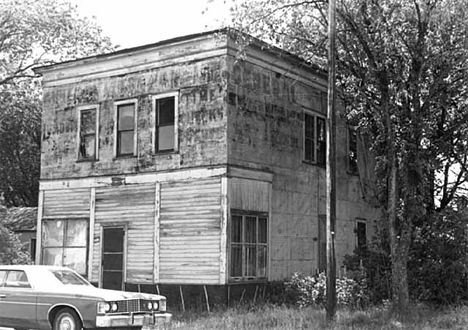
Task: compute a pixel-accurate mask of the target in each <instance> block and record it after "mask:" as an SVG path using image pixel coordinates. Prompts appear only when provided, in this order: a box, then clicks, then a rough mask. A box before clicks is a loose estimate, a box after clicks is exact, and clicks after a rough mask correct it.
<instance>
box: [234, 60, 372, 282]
mask: <svg viewBox="0 0 468 330" xmlns="http://www.w3.org/2000/svg"><path fill="white" fill-rule="evenodd" d="M228 63H229V64H228V66H229V68H230V69H229V71H231V72H232V73H233V74H232V75H231V77H230V80H229V82H230V84H229V88H228V123H229V126H228V162H229V164H230V165H235V166H241V167H244V168H253V169H257V170H262V171H266V172H271V173H273V183H272V198H271V214H270V226H271V236H270V244H271V250H270V253H271V255H270V262H271V263H272V264H271V266H270V272H271V274H270V279H271V280H281V279H285V278H288V277H290V276H291V275H292V274H293V273H294V272H301V273H303V274H315V273H316V272H317V269H318V248H319V246H318V245H319V237H318V236H319V235H318V221H319V216H322V217H323V216H324V215H325V214H326V210H325V207H326V204H325V202H326V195H325V194H326V185H325V167H324V166H320V165H314V164H310V163H307V162H304V161H303V159H304V157H303V143H304V142H303V134H304V133H303V132H304V129H303V124H304V123H303V122H304V115H303V111H304V109H307V110H309V111H313V112H314V113H316V114H321V115H323V116H326V97H327V95H326V85H325V84H326V81H324V80H322V81H320V80H315V81H314V77H312V76H311V75H310V73H307V71H306V70H302V71H301V70H300V69H298V68H294V67H291V69H290V71H289V72H288V71H285V70H284V69H282V70H281V69H279V68H275V67H272V66H271V65H270V64H271V63H272V62H271V61H270V62H268V59H265V60H264V62H260V61H257V62H256V63H255V64H253V63H252V62H249V61H248V60H247V61H236V59H235V58H234V57H231V58H229V61H228ZM295 72H299V73H300V74H302V76H298V75H297V74H296V73H295ZM315 79H317V78H315ZM341 111H343V109H342V107H341ZM338 121H339V123H338V127H337V148H338V150H337V168H338V173H337V199H338V202H337V223H336V227H337V232H336V243H335V246H336V255H337V267H340V266H341V262H342V260H343V256H344V255H345V254H351V253H352V252H353V250H354V248H355V242H356V236H355V224H356V219H357V218H360V219H367V220H368V237H370V234H371V233H370V230H371V229H372V223H371V221H372V220H375V219H376V217H377V216H378V211H377V210H375V209H373V208H371V207H370V206H369V205H368V204H367V203H365V202H364V201H363V200H362V198H361V190H360V187H359V178H358V177H357V176H353V175H349V174H348V173H347V127H346V121H345V119H344V118H343V117H342V116H338Z"/></svg>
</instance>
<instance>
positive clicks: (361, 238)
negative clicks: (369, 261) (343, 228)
mask: <svg viewBox="0 0 468 330" xmlns="http://www.w3.org/2000/svg"><path fill="white" fill-rule="evenodd" d="M356 245H357V248H359V249H365V248H366V246H367V224H366V222H364V221H358V222H357V224H356Z"/></svg>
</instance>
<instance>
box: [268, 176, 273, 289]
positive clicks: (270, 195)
mask: <svg viewBox="0 0 468 330" xmlns="http://www.w3.org/2000/svg"><path fill="white" fill-rule="evenodd" d="M272 210H273V185H272V184H271V183H270V184H268V221H267V226H268V227H267V230H268V240H267V242H268V256H267V262H268V267H267V269H268V270H267V272H268V274H267V278H268V281H271V268H272V267H271V262H272V260H273V258H272V257H271V256H272V251H273V247H272V246H273V244H272V227H273V226H272V223H273V219H274V216H273V212H272Z"/></svg>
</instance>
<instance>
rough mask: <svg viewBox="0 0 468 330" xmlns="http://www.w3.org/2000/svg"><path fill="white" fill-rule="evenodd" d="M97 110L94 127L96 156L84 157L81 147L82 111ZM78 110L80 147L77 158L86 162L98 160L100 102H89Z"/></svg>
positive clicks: (78, 139)
mask: <svg viewBox="0 0 468 330" xmlns="http://www.w3.org/2000/svg"><path fill="white" fill-rule="evenodd" d="M89 110H95V111H96V123H95V128H94V157H89V158H83V157H81V152H80V147H81V137H82V136H81V131H82V127H81V113H82V112H83V111H89ZM77 112H78V129H77V131H78V132H77V141H78V148H77V154H76V158H77V160H78V161H81V162H86V161H97V160H99V115H100V106H99V104H87V105H81V106H78V107H77ZM90 135H92V134H86V136H90Z"/></svg>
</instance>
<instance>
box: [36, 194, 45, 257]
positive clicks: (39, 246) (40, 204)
mask: <svg viewBox="0 0 468 330" xmlns="http://www.w3.org/2000/svg"><path fill="white" fill-rule="evenodd" d="M43 205H44V190H39V200H38V204H37V225H36V262H35V263H36V265H40V264H41V251H42V209H43Z"/></svg>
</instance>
